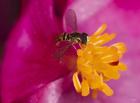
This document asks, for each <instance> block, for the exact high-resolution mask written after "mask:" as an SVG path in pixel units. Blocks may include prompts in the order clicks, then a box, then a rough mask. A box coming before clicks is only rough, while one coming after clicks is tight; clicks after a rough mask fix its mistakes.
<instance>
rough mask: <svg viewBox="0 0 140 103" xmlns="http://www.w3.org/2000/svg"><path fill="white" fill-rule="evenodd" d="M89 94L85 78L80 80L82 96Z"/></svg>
mask: <svg viewBox="0 0 140 103" xmlns="http://www.w3.org/2000/svg"><path fill="white" fill-rule="evenodd" d="M88 94H89V85H88V82H87V81H86V80H84V79H83V81H82V96H87V95H88Z"/></svg>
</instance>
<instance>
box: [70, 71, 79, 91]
mask: <svg viewBox="0 0 140 103" xmlns="http://www.w3.org/2000/svg"><path fill="white" fill-rule="evenodd" d="M72 80H73V84H74V87H75V89H76V91H77V92H78V93H80V92H81V83H80V81H79V78H78V73H77V72H75V73H74V74H73V78H72Z"/></svg>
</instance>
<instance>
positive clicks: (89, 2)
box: [69, 0, 112, 23]
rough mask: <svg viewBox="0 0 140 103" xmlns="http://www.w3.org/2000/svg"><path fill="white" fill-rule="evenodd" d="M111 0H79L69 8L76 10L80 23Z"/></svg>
mask: <svg viewBox="0 0 140 103" xmlns="http://www.w3.org/2000/svg"><path fill="white" fill-rule="evenodd" d="M111 1H112V0H77V1H75V2H74V3H73V4H72V5H71V6H70V7H69V8H71V9H73V10H74V11H75V12H76V15H77V18H78V19H77V20H78V22H79V23H80V22H82V21H85V20H86V19H88V18H89V17H91V16H93V15H94V14H96V13H97V12H98V11H99V10H100V9H103V7H105V6H106V5H108V4H109V3H110V2H111Z"/></svg>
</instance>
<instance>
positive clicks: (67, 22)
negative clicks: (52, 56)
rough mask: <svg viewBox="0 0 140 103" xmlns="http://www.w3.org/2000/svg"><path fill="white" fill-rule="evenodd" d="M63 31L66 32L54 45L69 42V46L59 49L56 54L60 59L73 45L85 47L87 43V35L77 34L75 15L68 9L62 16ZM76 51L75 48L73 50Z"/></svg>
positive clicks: (58, 37)
mask: <svg viewBox="0 0 140 103" xmlns="http://www.w3.org/2000/svg"><path fill="white" fill-rule="evenodd" d="M64 26H65V27H64V29H65V31H68V32H63V33H61V34H60V35H59V36H57V38H56V45H57V46H58V45H59V44H60V43H61V42H64V41H66V42H69V45H67V46H65V47H63V48H60V49H59V50H58V51H59V53H58V52H57V57H62V56H63V55H64V53H65V52H66V51H67V50H68V49H69V48H70V47H74V48H75V46H74V45H75V44H79V45H83V44H84V45H86V43H87V37H88V34H87V33H84V32H83V33H80V32H77V17H76V13H75V11H74V10H72V9H68V10H67V11H66V13H65V16H64ZM75 49H76V48H75Z"/></svg>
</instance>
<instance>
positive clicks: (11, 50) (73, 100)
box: [2, 0, 140, 103]
mask: <svg viewBox="0 0 140 103" xmlns="http://www.w3.org/2000/svg"><path fill="white" fill-rule="evenodd" d="M67 3H68V2H65V0H64V1H63V2H62V3H60V2H58V1H57V0H56V1H55V0H54V1H52V0H34V1H33V0H31V1H30V2H28V5H26V9H23V13H22V16H21V18H20V20H19V22H18V23H17V25H16V27H15V28H14V30H13V31H12V33H11V36H10V38H9V41H8V43H7V48H6V54H5V59H4V65H3V72H2V76H3V79H2V87H3V88H2V96H3V102H4V103H11V102H16V103H22V102H24V103H28V102H29V103H79V102H80V103H139V102H140V99H139V94H140V93H139V89H138V88H139V81H140V79H139V78H140V77H139V74H140V73H139V67H140V66H139V56H140V53H139V52H140V47H139V46H138V43H139V38H140V36H139V34H140V30H139V22H140V19H139V17H140V5H138V4H140V3H139V1H138V0H133V1H132V0H127V1H122V0H98V1H97V0H88V1H87V0H77V1H73V2H69V5H68V6H67ZM25 4H26V3H25ZM23 6H24V5H23ZM66 7H67V8H72V9H73V10H75V12H76V14H77V20H78V31H79V32H83V31H84V32H86V33H88V34H91V33H92V32H94V31H95V30H96V29H97V28H98V27H99V26H100V25H101V24H102V23H107V24H108V32H115V33H117V34H118V35H117V38H116V40H114V42H115V41H123V42H125V43H126V44H127V47H128V52H127V53H126V55H125V57H124V59H123V61H124V62H125V63H127V65H128V71H127V72H125V73H123V74H122V78H121V79H120V80H118V81H111V82H110V85H111V86H112V88H113V89H114V91H115V94H114V95H113V96H112V97H106V96H103V95H102V94H100V95H99V97H98V98H97V99H96V100H93V99H91V98H89V97H86V98H84V97H81V96H80V95H78V94H77V93H76V92H75V91H74V89H73V88H71V87H72V83H71V78H69V76H67V77H66V78H65V79H64V78H60V77H63V76H64V75H65V76H66V75H68V73H69V71H68V69H67V68H68V67H69V65H68V64H65V63H64V64H60V63H59V62H58V61H57V60H55V59H54V58H53V57H52V55H53V54H54V51H55V49H56V48H55V42H54V39H53V37H54V36H55V35H57V34H59V33H61V32H63V27H62V16H63V13H64V10H65V9H66ZM70 55H74V54H70ZM68 56H69V55H68ZM68 60H69V61H71V60H70V58H68ZM71 65H72V64H71ZM58 78H59V79H58ZM57 79H58V80H57ZM53 80H57V81H54V82H52V81H53ZM50 82H52V83H50ZM48 83H50V84H49V85H47V84H48Z"/></svg>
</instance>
